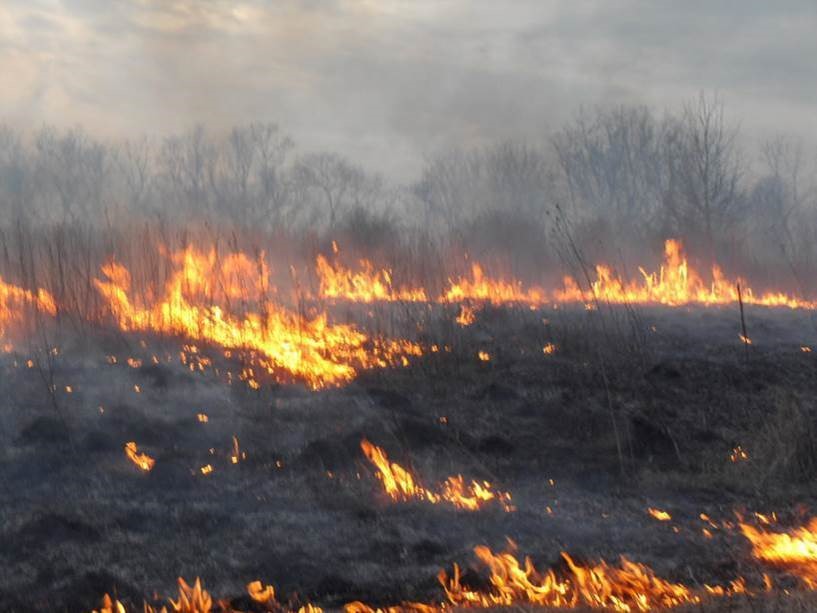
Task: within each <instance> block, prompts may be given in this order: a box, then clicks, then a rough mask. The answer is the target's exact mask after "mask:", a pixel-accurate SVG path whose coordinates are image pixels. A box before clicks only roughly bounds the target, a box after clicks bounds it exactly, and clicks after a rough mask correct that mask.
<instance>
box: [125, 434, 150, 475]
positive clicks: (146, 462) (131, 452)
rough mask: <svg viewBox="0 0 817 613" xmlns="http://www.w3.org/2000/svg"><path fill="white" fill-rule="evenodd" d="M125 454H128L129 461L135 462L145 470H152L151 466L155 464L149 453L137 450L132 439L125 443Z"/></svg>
mask: <svg viewBox="0 0 817 613" xmlns="http://www.w3.org/2000/svg"><path fill="white" fill-rule="evenodd" d="M125 455H126V456H128V458H129V459H130V461H131V462H133V463H134V464H136V465H137V466H138V467H139V468H141V469H142V470H143V471H145V472H150V471H151V470H153V467H154V465H155V464H156V460H154V459H153V458H151V457H150V456H149V455H147V454H146V453H140V452H139V450H138V448H137V447H136V443H135V442H134V441H130V442H129V443H125Z"/></svg>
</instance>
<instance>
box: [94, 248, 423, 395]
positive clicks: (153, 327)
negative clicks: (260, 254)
mask: <svg viewBox="0 0 817 613" xmlns="http://www.w3.org/2000/svg"><path fill="white" fill-rule="evenodd" d="M173 261H174V263H175V264H176V270H175V272H174V274H173V275H172V276H171V277H170V279H169V280H168V282H167V284H166V286H165V288H164V293H163V295H161V296H160V297H158V298H156V299H154V300H152V301H146V302H147V303H146V304H134V303H133V302H132V300H131V298H130V297H129V295H128V292H129V291H130V287H131V276H130V272H129V271H128V269H126V268H125V267H124V266H122V265H120V264H117V263H115V262H110V263H108V264H106V265H105V266H104V267H103V269H102V272H103V274H104V275H105V276H106V277H107V281H101V280H99V279H96V280H94V283H95V285H96V288H97V289H98V290H99V292H100V293H101V294H102V296H103V297H104V298H105V299H106V300H107V301H108V305H109V307H110V309H111V311H112V313H113V315H114V317H115V318H116V320H117V323H118V324H119V327H120V328H121V329H122V330H126V331H154V332H162V333H167V334H177V335H181V336H183V337H185V338H186V339H189V340H197V341H207V342H211V343H214V344H217V345H220V346H221V347H224V348H226V349H249V350H255V351H257V352H259V353H260V354H262V355H263V356H265V358H266V359H267V360H268V362H269V364H268V369H269V370H270V371H271V372H272V373H276V372H277V371H279V370H282V371H285V372H287V373H289V374H290V375H292V376H295V377H298V378H301V379H303V380H305V381H306V382H307V383H308V384H309V385H310V386H311V387H312V388H314V389H317V388H321V387H325V386H327V385H337V384H342V383H345V382H348V381H350V380H351V379H353V378H354V377H355V375H356V373H357V371H358V370H359V369H367V368H374V367H384V366H388V365H391V364H394V363H398V361H401V360H403V361H404V359H405V356H406V355H415V356H416V355H420V354H421V353H422V351H421V349H420V347H419V346H418V345H416V344H414V343H411V342H409V341H405V340H395V341H388V340H381V339H370V338H369V337H367V336H366V334H364V333H363V332H361V331H359V330H358V329H357V328H356V327H355V326H352V325H346V324H330V323H329V322H328V316H327V314H326V313H321V314H319V315H318V316H317V317H315V318H314V319H311V320H307V319H305V318H303V317H301V316H299V315H297V314H295V313H292V312H290V311H288V310H287V309H285V308H284V307H283V306H281V305H279V304H277V303H275V302H272V301H269V300H264V301H262V302H261V304H260V307H261V310H260V312H252V311H248V312H246V313H244V314H241V315H236V314H233V313H231V312H230V311H228V310H226V309H225V307H224V306H222V305H221V304H219V303H218V301H217V300H215V299H214V298H213V297H214V295H215V294H217V293H218V292H217V291H216V288H218V287H219V285H218V283H217V282H216V280H217V279H218V278H219V277H218V275H219V272H220V271H219V269H218V267H217V263H216V259H215V255H214V253H212V252H211V253H210V254H204V253H201V252H199V251H197V250H196V249H194V248H192V247H191V248H188V249H186V250H184V251H183V252H180V253H176V254H174V256H173ZM256 289H257V288H256ZM233 291H234V290H228V291H227V292H225V293H224V296H223V297H224V298H229V297H231V296H233ZM208 300H211V301H208Z"/></svg>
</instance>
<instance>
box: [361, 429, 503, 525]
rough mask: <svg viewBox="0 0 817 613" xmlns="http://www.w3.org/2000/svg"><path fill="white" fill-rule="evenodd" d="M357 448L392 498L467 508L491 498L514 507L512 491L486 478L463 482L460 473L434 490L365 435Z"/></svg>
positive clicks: (481, 504) (478, 505)
mask: <svg viewBox="0 0 817 613" xmlns="http://www.w3.org/2000/svg"><path fill="white" fill-rule="evenodd" d="M360 448H361V449H362V450H363V453H364V455H365V456H366V458H368V460H369V461H370V462H371V463H372V464H374V465H375V466H376V467H377V476H378V478H379V479H380V481H381V482H382V483H383V488H384V489H385V490H386V494H388V495H389V497H390V498H391V499H392V500H395V501H408V500H424V501H426V502H429V503H431V504H438V503H440V502H448V503H449V504H451V505H453V506H455V507H457V508H458V509H464V510H467V511H477V510H479V509H480V508H482V507H483V506H485V505H486V504H488V503H491V502H497V503H499V504H500V505H501V506H502V508H504V509H505V510H506V511H509V512H510V511H514V510H515V509H514V506H513V504H512V503H511V495H510V494H509V493H508V492H500V491H496V490H494V489H493V486H492V485H491V484H490V483H489V482H487V481H482V482H479V481H471V483H466V482H465V479H464V477H463V476H462V475H456V476H453V477H448V479H446V480H445V482H444V483H443V484H442V485H441V486H440V488H439V489H438V490H437V491H434V490H430V489H427V488H425V487H423V486H422V485H420V484H419V483H418V482H417V481H416V480H415V478H414V476H413V475H412V474H411V472H409V471H408V470H406V469H405V468H403V467H402V466H400V465H399V464H397V463H396V462H390V461H389V457H388V456H387V455H386V452H385V451H384V450H383V449H381V448H380V447H378V446H377V445H373V444H372V443H370V442H369V441H367V440H366V439H363V440H362V441H361V442H360Z"/></svg>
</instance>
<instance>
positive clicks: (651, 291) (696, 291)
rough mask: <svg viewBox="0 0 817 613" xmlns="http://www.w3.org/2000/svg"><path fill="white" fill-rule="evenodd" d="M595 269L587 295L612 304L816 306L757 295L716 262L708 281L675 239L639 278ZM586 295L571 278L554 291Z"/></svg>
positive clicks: (570, 296) (561, 298)
mask: <svg viewBox="0 0 817 613" xmlns="http://www.w3.org/2000/svg"><path fill="white" fill-rule="evenodd" d="M595 272H596V278H595V280H594V281H592V282H591V284H590V296H591V297H593V298H595V299H596V300H600V301H602V302H609V303H611V304H639V303H640V304H662V305H666V306H679V305H685V304H703V305H717V304H731V303H735V302H738V301H739V300H742V301H743V303H744V304H756V305H762V306H772V307H780V306H782V307H789V308H792V309H795V308H808V309H813V308H815V306H817V305H815V303H814V302H809V301H805V300H799V299H797V298H795V297H793V296H789V295H787V294H784V293H782V292H766V293H762V294H756V293H755V292H754V290H752V288H751V287H748V285H747V284H746V282H745V281H744V280H743V279H740V278H738V279H728V278H726V277H725V276H724V274H723V271H722V270H721V268H720V267H719V266H718V265H717V264H716V265H713V266H712V271H711V277H712V279H711V281H710V282H709V283H708V284H707V283H706V282H705V281H704V280H703V279H702V277H701V276H700V275H699V274H698V273H697V272H696V271H695V270H694V269H692V268H690V266H689V263H688V262H687V259H686V257H685V256H684V254H683V246H682V245H681V242H680V241H678V240H674V239H669V240H667V241H666V242H665V243H664V262H663V264H662V265H661V267H660V268H659V269H658V271H657V272H647V271H646V270H644V268H641V267H639V272H640V273H641V279H639V280H633V281H630V282H625V281H624V280H622V279H621V277H619V276H617V275H616V274H615V273H614V272H613V270H612V269H611V268H610V267H609V266H606V265H604V264H599V265H597V266H596V271H595ZM738 288H740V289H738ZM587 298H588V295H587V293H586V292H584V291H582V290H581V288H580V287H579V284H578V283H577V282H576V281H575V279H573V278H572V277H565V278H564V288H563V289H562V290H559V291H557V292H556V293H555V300H556V301H558V302H581V301H586V300H587Z"/></svg>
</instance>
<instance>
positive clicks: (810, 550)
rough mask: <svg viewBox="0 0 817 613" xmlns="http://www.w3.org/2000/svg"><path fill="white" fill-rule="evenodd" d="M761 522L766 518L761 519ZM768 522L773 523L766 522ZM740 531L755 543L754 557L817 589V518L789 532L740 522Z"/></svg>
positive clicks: (753, 544) (753, 548)
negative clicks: (784, 570) (783, 569)
mask: <svg viewBox="0 0 817 613" xmlns="http://www.w3.org/2000/svg"><path fill="white" fill-rule="evenodd" d="M759 519H761V521H763V520H764V519H765V517H763V518H760V517H759ZM765 523H767V524H771V523H773V522H771V521H769V520H766V521H765ZM740 529H741V532H743V535H744V536H745V537H746V538H747V539H749V541H750V542H751V543H752V555H753V556H754V557H755V558H757V559H758V560H761V561H763V562H766V563H768V564H771V565H773V566H780V567H783V568H785V569H786V570H787V571H789V572H790V573H792V574H793V575H796V576H797V577H799V578H800V579H801V580H802V581H803V583H805V584H806V586H808V588H809V589H817V517H814V518H812V519H811V520H810V521H809V522H808V523H807V524H806V525H805V526H801V527H799V528H794V529H793V530H791V531H789V532H785V531H773V530H767V529H765V528H760V527H755V526H752V525H750V524H747V523H744V522H741V523H740Z"/></svg>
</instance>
